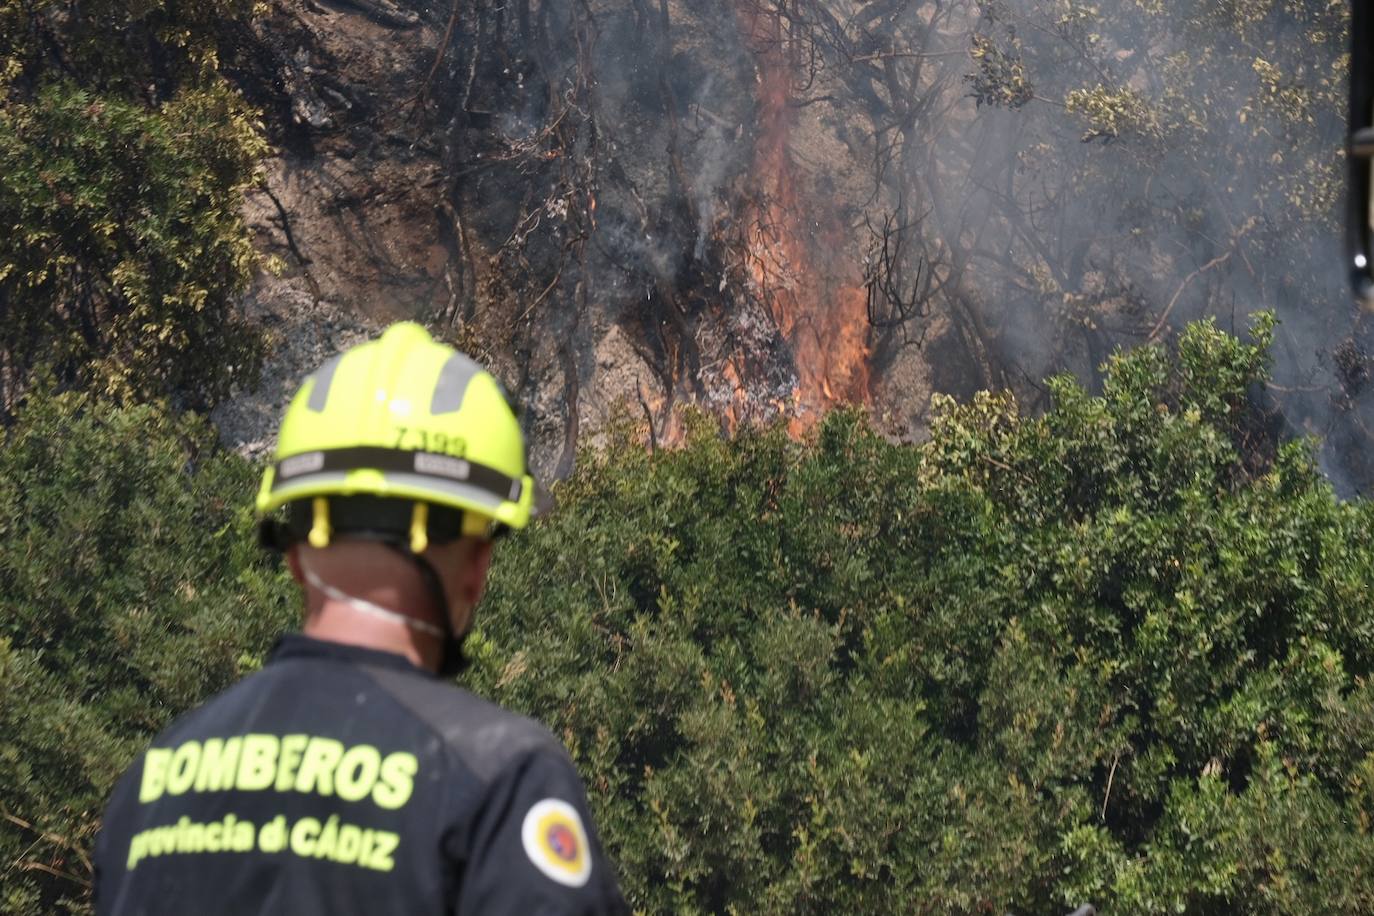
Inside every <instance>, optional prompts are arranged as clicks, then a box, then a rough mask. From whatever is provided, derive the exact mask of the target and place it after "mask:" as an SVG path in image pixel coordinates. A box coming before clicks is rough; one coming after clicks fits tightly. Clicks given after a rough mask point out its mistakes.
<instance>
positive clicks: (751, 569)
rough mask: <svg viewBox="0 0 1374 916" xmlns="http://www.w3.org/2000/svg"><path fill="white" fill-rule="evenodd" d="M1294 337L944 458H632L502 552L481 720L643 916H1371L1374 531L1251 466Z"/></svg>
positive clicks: (990, 404)
mask: <svg viewBox="0 0 1374 916" xmlns="http://www.w3.org/2000/svg"><path fill="white" fill-rule="evenodd" d="M1271 333H1272V323H1271V322H1270V321H1269V319H1267V318H1262V319H1261V320H1260V322H1259V323H1258V325H1257V328H1256V332H1255V336H1254V340H1253V342H1251V343H1244V342H1241V341H1238V340H1235V339H1233V338H1231V337H1229V336H1228V335H1226V334H1224V333H1222V332H1220V331H1218V330H1217V329H1216V328H1215V327H1214V326H1212V325H1211V324H1198V325H1194V326H1192V327H1191V328H1190V329H1189V330H1188V331H1187V333H1186V334H1184V335H1183V336H1182V338H1181V340H1180V341H1179V344H1178V346H1177V349H1176V350H1175V351H1174V352H1172V353H1170V352H1166V351H1165V350H1163V349H1161V348H1159V347H1149V348H1144V349H1141V350H1138V351H1135V352H1132V353H1126V354H1121V355H1118V356H1116V357H1115V358H1113V360H1112V361H1111V363H1110V365H1109V366H1108V367H1107V380H1106V383H1105V386H1104V389H1103V392H1102V394H1101V395H1100V396H1092V395H1090V394H1089V393H1088V392H1086V391H1084V390H1083V389H1082V388H1081V387H1080V386H1079V385H1078V384H1077V383H1076V382H1074V381H1073V380H1071V379H1069V378H1060V379H1057V380H1055V381H1054V383H1053V391H1054V396H1055V397H1054V406H1053V408H1052V409H1051V410H1050V411H1049V412H1048V413H1047V414H1046V415H1045V416H1044V417H1042V418H1039V419H1027V418H1025V417H1022V416H1021V415H1020V414H1019V413H1018V411H1017V408H1016V405H1015V404H1014V403H1013V402H1012V401H1011V400H1010V399H1008V398H1006V397H1000V396H989V395H983V396H980V397H979V398H977V399H975V401H974V402H972V403H970V404H967V405H962V406H960V405H955V404H953V403H952V402H944V403H942V404H941V405H940V406H939V410H938V413H939V418H938V420H937V422H936V423H935V425H934V429H933V433H932V435H933V438H932V440H931V442H929V443H928V444H927V445H925V446H921V447H906V446H898V445H893V444H890V443H888V442H886V441H884V440H883V439H881V438H880V437H879V436H877V435H876V434H875V433H874V432H873V431H872V430H871V429H870V428H869V427H868V425H867V424H866V423H865V422H864V421H863V419H862V418H861V417H860V416H859V415H857V414H855V413H852V412H839V413H836V414H834V415H832V416H831V417H830V418H829V419H828V420H827V421H826V422H825V423H824V424H823V426H822V427H821V428H820V429H819V431H818V432H817V434H816V435H815V437H814V440H813V441H811V442H809V443H807V444H805V445H801V446H799V445H796V444H794V443H792V442H790V441H789V440H788V439H787V438H786V436H785V435H784V434H783V432H782V431H781V430H776V429H775V430H771V431H765V432H750V433H745V434H743V435H741V436H740V437H739V438H738V439H736V440H734V441H730V442H726V441H721V440H720V439H719V438H718V437H717V436H716V435H715V434H714V432H713V431H712V430H711V429H710V428H709V425H708V424H705V423H698V424H697V425H696V427H695V429H694V431H693V432H692V434H691V435H690V436H689V441H688V443H687V444H686V445H685V447H683V448H681V449H679V450H673V451H661V452H658V453H656V454H652V455H650V454H647V453H646V452H645V451H643V449H642V448H641V447H639V445H638V444H637V443H636V441H635V439H634V436H633V435H631V434H630V433H629V432H627V431H625V430H622V431H621V432H620V433H618V434H617V436H615V437H614V439H615V444H614V445H613V446H612V447H611V448H610V449H609V450H608V451H607V452H605V453H604V454H601V455H595V454H588V455H586V456H584V462H583V465H584V466H583V469H582V470H581V471H579V473H578V474H577V475H576V476H575V477H574V478H573V479H571V480H569V481H567V482H566V483H565V484H564V485H563V486H562V489H561V492H560V494H559V496H560V500H561V502H562V506H563V508H562V511H561V512H560V513H559V514H558V515H557V516H556V517H555V518H554V519H553V520H552V521H551V522H550V523H549V524H547V525H545V526H542V527H541V528H539V529H538V530H536V531H534V532H532V533H530V534H529V536H526V537H522V538H516V539H512V540H511V541H510V542H509V543H508V544H506V545H503V547H502V555H501V556H500V558H499V561H498V568H497V574H496V576H495V581H494V583H493V586H492V589H491V592H490V595H489V598H488V603H487V604H486V605H485V607H484V609H483V612H482V614H481V616H480V618H479V636H478V638H476V639H475V640H474V642H475V651H476V654H477V657H478V666H477V671H476V674H475V678H474V680H475V686H476V688H477V689H478V690H479V691H481V692H484V693H487V694H489V695H492V696H494V697H496V698H498V699H499V700H501V701H503V702H505V703H509V704H511V705H514V706H516V707H518V708H521V709H524V710H527V711H529V712H530V713H532V714H534V715H536V716H538V717H540V718H541V719H543V720H545V721H547V722H549V723H551V724H552V725H553V727H554V728H555V731H556V732H557V733H559V734H560V736H561V737H562V738H563V739H564V740H565V741H566V742H567V744H568V745H569V747H570V748H571V750H572V752H573V754H574V756H575V758H576V760H577V762H578V764H579V766H580V767H581V768H582V770H583V772H584V774H585V775H586V777H587V779H588V784H589V791H590V794H591V796H592V800H593V806H594V808H595V811H596V815H597V818H598V822H599V824H600V825H601V830H602V833H603V837H604V839H605V841H606V842H607V844H608V846H609V848H610V849H611V851H612V853H613V855H614V856H615V858H616V859H617V860H618V862H619V864H620V867H621V870H622V873H623V875H624V879H625V884H626V886H627V890H628V892H629V894H630V896H631V897H632V899H633V902H634V905H635V906H636V907H637V908H638V909H640V910H642V911H644V912H675V913H676V912H680V913H726V912H735V913H774V912H776V913H783V912H786V913H798V912H802V913H806V912H810V913H832V912H929V913H947V912H960V913H984V912H989V913H1002V912H1021V913H1046V912H1055V911H1057V910H1060V909H1068V908H1069V907H1071V906H1072V905H1076V904H1077V903H1079V902H1082V901H1083V900H1087V899H1092V900H1095V901H1097V902H1098V903H1099V905H1106V906H1108V907H1109V908H1110V910H1111V911H1113V912H1159V913H1164V912H1190V913H1232V912H1257V913H1315V912H1327V911H1329V910H1330V909H1332V908H1335V909H1339V910H1345V911H1366V910H1369V909H1370V908H1371V907H1374V884H1371V882H1370V880H1369V877H1368V875H1369V871H1368V869H1367V868H1365V867H1363V866H1362V865H1361V864H1360V863H1367V862H1368V861H1369V860H1370V856H1371V855H1374V841H1371V838H1370V836H1369V833H1368V831H1369V826H1370V823H1371V822H1370V815H1371V800H1374V795H1372V794H1371V790H1370V785H1371V781H1370V780H1371V778H1374V754H1371V744H1370V739H1369V737H1368V735H1369V734H1370V727H1371V725H1374V720H1372V719H1371V713H1372V712H1374V694H1371V691H1370V688H1369V687H1368V682H1367V678H1368V676H1369V674H1370V671H1371V667H1374V611H1371V610H1370V608H1369V604H1368V595H1369V594H1370V588H1371V585H1374V550H1372V549H1371V548H1372V547H1374V545H1371V540H1370V531H1371V521H1374V519H1371V511H1370V508H1369V506H1368V505H1367V504H1364V503H1354V504H1342V503H1340V502H1338V501H1337V500H1336V499H1335V498H1334V497H1333V495H1332V493H1331V491H1330V489H1329V487H1328V486H1327V485H1326V484H1325V482H1324V481H1323V479H1322V478H1321V476H1320V475H1319V473H1318V471H1317V470H1316V468H1315V467H1314V463H1313V460H1312V457H1311V451H1310V447H1309V446H1308V445H1307V444H1306V443H1293V444H1289V445H1286V446H1283V447H1282V448H1276V447H1272V446H1265V445H1263V443H1264V442H1266V441H1268V440H1266V439H1264V438H1263V437H1262V436H1258V435H1257V432H1256V430H1257V429H1262V428H1263V425H1262V423H1257V421H1256V417H1255V411H1254V410H1253V409H1251V408H1249V407H1248V406H1247V400H1246V396H1247V392H1248V391H1250V390H1251V389H1252V387H1253V386H1254V385H1255V384H1256V383H1258V382H1260V381H1261V380H1262V379H1263V378H1264V377H1265V375H1266V372H1267V360H1266V356H1265V347H1266V345H1267V343H1268V340H1269V337H1270V334H1271ZM1257 449H1258V450H1259V451H1261V452H1263V454H1261V455H1259V456H1258V457H1257V456H1256V455H1255V454H1254V452H1255V451H1256V450H1257Z"/></svg>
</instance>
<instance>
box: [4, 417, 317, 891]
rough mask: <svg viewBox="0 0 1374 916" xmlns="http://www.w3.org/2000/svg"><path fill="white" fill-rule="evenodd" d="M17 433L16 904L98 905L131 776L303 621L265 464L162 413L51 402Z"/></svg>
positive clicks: (9, 800) (11, 776)
mask: <svg viewBox="0 0 1374 916" xmlns="http://www.w3.org/2000/svg"><path fill="white" fill-rule="evenodd" d="M28 401H29V403H28V404H27V406H26V407H25V408H24V409H23V410H22V411H21V412H20V413H19V415H18V417H17V420H16V423H15V424H14V425H13V426H12V427H11V428H10V429H9V430H7V431H6V432H5V434H4V437H3V439H0V535H3V536H0V733H3V734H4V736H5V740H4V742H3V745H2V746H0V786H3V787H4V788H3V791H0V817H3V818H4V822H3V823H0V863H3V864H0V871H3V872H4V873H5V878H4V880H3V881H0V887H3V891H0V912H4V913H6V914H16V916H18V914H26V916H27V914H35V916H36V914H50V913H55V912H79V911H85V909H86V906H87V902H86V897H87V894H88V889H87V886H86V885H87V882H89V879H90V874H89V862H88V859H87V858H86V857H87V855H88V848H89V844H90V842H91V839H92V837H93V835H94V832H95V829H96V827H97V826H98V819H99V815H100V811H101V809H102V808H103V807H104V803H105V800H106V798H107V796H108V794H109V791H110V789H111V787H112V785H113V783H114V780H115V778H116V777H117V776H118V775H119V773H120V772H121V771H122V770H123V768H124V767H125V766H126V765H127V764H128V763H129V762H130V761H131V759H132V758H133V757H134V755H135V754H137V753H139V752H140V751H141V750H142V749H143V747H144V746H145V745H146V743H147V741H148V739H149V737H150V736H151V735H152V734H153V733H154V732H156V731H157V730H158V729H160V728H161V727H163V726H164V725H166V724H167V722H168V721H169V719H170V718H171V717H172V716H173V715H175V714H177V713H179V712H181V711H183V710H185V709H187V708H188V707H190V706H191V705H193V704H194V703H196V702H197V701H199V700H200V699H202V698H203V697H205V696H206V695H207V694H209V693H210V692H212V691H214V690H218V689H220V688H222V687H224V686H225V685H227V684H228V683H229V682H231V681H232V680H234V679H235V678H237V677H238V676H239V675H240V674H241V673H242V671H243V669H244V668H245V667H247V668H251V667H252V666H253V665H254V664H255V663H256V661H257V659H258V658H260V656H261V654H262V652H263V651H264V650H265V648H266V647H267V646H268V645H269V643H270V641H271V639H272V637H273V636H274V635H275V634H276V633H277V632H279V631H280V630H281V629H283V628H284V627H286V626H287V625H288V624H289V621H290V619H291V617H292V615H293V609H294V603H293V602H292V601H291V599H290V593H289V590H288V589H287V588H286V587H285V583H284V581H283V579H284V577H282V576H280V575H279V574H277V573H275V572H273V571H272V570H271V569H270V568H269V567H268V566H267V565H266V564H265V561H264V559H263V557H261V556H260V555H259V551H258V549H257V547H256V545H255V542H254V539H253V531H252V516H251V509H250V507H249V499H248V494H251V492H252V490H253V487H254V483H255V472H254V469H253V468H252V467H251V466H249V465H248V464H247V462H244V461H243V460H241V459H239V458H237V457H236V456H233V455H230V454H226V453H224V452H222V451H220V450H219V448H218V446H217V445H216V443H215V439H214V434H213V430H212V429H210V428H209V426H208V424H206V423H205V422H203V421H201V420H199V419H197V418H195V417H193V416H181V417H174V416H172V415H169V414H168V413H166V412H164V411H163V410H161V409H159V408H156V407H152V406H140V407H132V408H117V407H114V406H112V405H110V404H109V403H107V402H105V401H103V400H100V399H94V398H87V397H79V396H76V395H70V394H69V395H64V396H60V397H53V396H49V395H43V394H35V395H32V396H30V398H29V399H28Z"/></svg>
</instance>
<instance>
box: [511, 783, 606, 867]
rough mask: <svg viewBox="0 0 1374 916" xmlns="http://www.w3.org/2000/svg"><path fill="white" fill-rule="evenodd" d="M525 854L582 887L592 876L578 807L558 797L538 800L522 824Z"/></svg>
mask: <svg viewBox="0 0 1374 916" xmlns="http://www.w3.org/2000/svg"><path fill="white" fill-rule="evenodd" d="M520 840H521V842H523V843H524V845H525V855H527V856H529V857H530V861H531V862H533V863H534V867H535V868H537V869H539V870H540V871H541V872H543V873H544V874H545V875H547V876H548V877H550V878H552V879H553V880H554V881H557V882H558V883H559V884H562V885H565V886H567V887H582V886H583V885H584V884H586V883H587V879H588V878H590V877H591V876H592V857H591V850H590V849H589V848H588V846H587V831H586V830H584V829H583V827H582V818H581V817H579V816H578V814H577V809H576V808H574V807H573V806H572V805H570V804H568V803H567V802H565V801H562V800H561V799H557V798H546V799H544V800H542V801H538V802H535V803H534V805H533V806H531V807H530V810H529V812H528V813H527V814H526V815H525V821H524V823H523V824H521V826H520Z"/></svg>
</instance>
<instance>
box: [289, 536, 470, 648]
mask: <svg viewBox="0 0 1374 916" xmlns="http://www.w3.org/2000/svg"><path fill="white" fill-rule="evenodd" d="M291 567H292V573H293V575H294V576H295V577H296V579H297V581H299V582H300V583H301V585H302V587H303V589H304V591H305V623H304V626H303V627H302V630H303V632H304V633H305V634H306V635H307V636H311V637H313V638H315V639H323V640H327V641H329V642H337V643H344V644H346V645H352V646H361V647H363V648H367V649H378V650H380V651H383V652H391V653H394V654H396V655H400V656H402V657H404V658H406V659H407V660H408V661H410V663H411V664H413V665H417V666H419V667H421V668H424V669H426V670H429V671H437V670H438V669H439V665H440V663H441V661H442V659H443V652H444V634H445V630H444V623H443V621H441V619H440V618H439V613H440V610H439V609H438V608H436V607H435V606H434V598H433V595H432V594H431V592H430V591H429V589H428V587H427V586H426V583H425V581H424V579H423V578H422V577H421V576H420V574H419V573H418V571H417V570H416V568H415V565H414V564H413V563H412V562H410V561H409V560H407V559H406V558H405V557H402V556H400V555H399V554H397V553H396V552H395V551H393V550H390V549H389V548H387V547H384V546H382V545H380V544H372V543H366V542H342V543H337V544H334V545H331V546H330V547H328V548H325V549H324V550H316V549H315V548H311V547H306V546H302V547H299V548H297V552H293V555H292V558H291ZM445 610H446V609H445Z"/></svg>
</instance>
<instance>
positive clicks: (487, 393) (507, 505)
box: [257, 322, 544, 553]
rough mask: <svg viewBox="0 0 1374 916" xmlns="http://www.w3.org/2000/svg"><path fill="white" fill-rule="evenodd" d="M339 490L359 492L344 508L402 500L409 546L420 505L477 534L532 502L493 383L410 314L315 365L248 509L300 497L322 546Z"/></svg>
mask: <svg viewBox="0 0 1374 916" xmlns="http://www.w3.org/2000/svg"><path fill="white" fill-rule="evenodd" d="M537 490H538V491H539V492H538V493H536V491H537ZM339 497H359V499H355V500H342V502H346V503H351V504H352V505H353V506H354V509H355V510H356V507H357V506H358V505H359V504H360V503H361V504H363V505H371V506H380V505H383V504H386V505H389V506H396V505H397V504H398V501H404V504H413V509H412V510H408V511H411V518H410V523H409V526H408V528H409V546H410V548H411V550H412V551H414V552H415V553H420V552H422V551H423V550H424V548H425V546H426V544H427V543H428V540H429V536H428V532H429V530H430V519H429V514H430V512H429V510H430V508H431V507H432V506H433V507H438V508H439V512H438V513H436V514H441V515H442V516H444V517H446V518H447V519H450V520H452V519H459V520H460V521H459V523H458V524H459V525H460V526H461V533H462V534H468V535H479V536H480V535H487V534H490V533H491V532H492V531H493V530H499V529H501V528H523V527H525V525H526V524H527V523H528V522H529V520H530V518H531V516H533V515H535V514H538V511H540V510H541V509H542V508H543V502H544V500H543V491H542V489H540V488H538V486H537V484H536V483H535V480H534V478H533V477H532V476H530V474H529V472H528V470H527V468H526V457H525V437H524V435H523V434H522V433H521V430H520V423H519V420H518V419H517V418H516V416H515V411H514V410H513V409H512V408H511V405H510V402H509V401H508V400H507V398H506V394H505V392H504V390H503V389H502V388H501V385H500V383H498V382H497V381H496V379H495V378H494V377H493V376H492V375H491V374H490V373H489V372H487V371H486V370H485V369H483V368H482V367H481V366H480V365H478V364H477V363H476V362H474V361H473V360H471V359H469V358H468V357H467V356H464V355H463V354H462V353H459V352H458V351H457V350H455V349H453V348H452V347H449V346H447V345H445V344H442V343H439V342H437V341H435V340H434V339H432V338H431V337H430V336H429V333H428V332H427V331H426V330H425V329H424V328H422V327H421V326H420V325H418V324H415V323H413V322H401V323H399V324H395V325H392V326H391V327H390V328H388V329H387V331H386V333H384V334H383V335H382V336H381V337H380V338H378V339H377V340H373V341H369V342H367V343H363V344H359V345H358V346H355V347H353V348H351V349H349V350H347V351H346V352H344V353H342V354H340V355H339V356H336V357H334V358H333V359H331V360H329V361H328V362H326V363H325V364H324V365H323V366H321V367H320V368H319V369H318V370H317V371H316V372H315V373H314V374H313V375H310V376H309V377H307V378H306V379H305V381H304V382H303V383H302V384H301V387H300V389H299V390H298V391H297V392H296V395H295V397H294V398H293V399H292V400H291V404H290V406H289V407H287V409H286V415H285V417H284V418H283V419H282V424H281V432H280V434H279V436H278V439H277V450H276V454H275V456H274V458H273V462H272V464H271V466H270V467H268V469H267V471H266V472H265V473H264V475H263V479H262V486H261V488H260V489H259V490H258V498H257V510H258V514H259V516H267V515H268V514H269V513H271V512H273V511H274V510H276V509H277V508H279V507H281V506H283V505H286V504H288V503H290V504H293V506H297V507H298V508H299V507H300V506H299V505H298V504H301V503H304V504H306V505H309V506H310V507H311V509H312V510H313V517H312V519H311V521H310V531H309V541H310V543H311V544H313V545H315V546H319V547H322V546H324V545H326V544H328V543H329V539H330V535H331V531H332V530H333V528H334V527H337V522H338V519H337V518H336V519H335V522H336V525H335V526H331V521H330V517H329V516H330V506H331V503H338V502H340V500H338V499H337V498H339ZM451 510H456V512H454V511H451ZM353 514H354V515H356V511H354V513H353ZM453 533H454V534H456V533H458V532H453Z"/></svg>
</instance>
